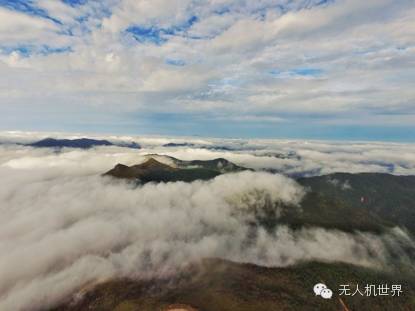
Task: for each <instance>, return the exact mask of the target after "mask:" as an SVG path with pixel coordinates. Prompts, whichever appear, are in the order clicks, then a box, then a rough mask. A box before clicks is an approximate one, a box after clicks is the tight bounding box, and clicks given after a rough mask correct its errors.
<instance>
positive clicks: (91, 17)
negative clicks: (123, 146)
mask: <svg viewBox="0 0 415 311" xmlns="http://www.w3.org/2000/svg"><path fill="white" fill-rule="evenodd" d="M32 6H33V7H34V8H37V9H38V10H42V12H43V15H42V14H35V13H34V12H36V11H29V12H22V11H19V9H18V7H17V6H16V7H13V5H8V6H7V8H0V15H1V20H2V23H0V40H1V41H2V45H1V46H0V70H1V73H2V75H0V85H2V86H3V87H2V88H1V89H2V91H1V92H0V98H1V99H2V100H1V102H2V104H1V106H0V108H1V109H2V110H3V113H2V115H3V116H5V115H8V116H14V118H18V117H20V118H22V113H21V112H22V111H23V110H24V111H30V112H37V115H38V116H39V117H38V118H40V119H41V120H43V121H44V120H45V118H47V119H48V120H49V121H50V120H55V119H56V118H58V119H59V120H57V121H56V122H57V123H56V124H59V125H61V124H62V123H61V121H62V120H63V121H67V122H69V121H68V120H67V119H66V117H65V115H69V113H67V111H68V110H70V111H71V112H72V114H75V115H83V116H84V117H85V113H88V114H89V115H90V116H91V119H92V121H94V122H96V123H98V125H97V127H99V124H101V125H102V123H103V119H102V118H104V117H102V116H101V115H100V114H105V120H107V121H111V124H112V125H114V124H117V125H119V124H120V123H119V122H118V121H119V120H118V118H121V119H123V120H124V121H125V120H128V121H129V120H130V119H129V118H128V116H130V113H131V112H134V113H135V116H137V118H138V119H145V118H146V117H148V115H151V114H154V113H167V114H179V115H181V116H183V117H184V118H185V117H186V116H189V115H190V117H196V116H199V117H200V114H198V109H199V108H203V110H204V111H205V114H204V116H203V117H202V119H203V120H204V121H212V120H217V119H220V120H224V121H225V120H226V121H227V122H230V123H232V124H235V125H237V124H239V123H240V120H244V122H245V123H249V124H250V125H251V126H253V127H258V124H260V125H261V126H262V127H266V129H267V131H274V132H273V134H274V135H275V134H278V131H275V127H273V125H274V124H275V120H279V119H284V120H286V121H288V122H287V123H286V124H279V126H281V128H285V129H287V128H288V129H291V127H290V124H291V126H294V125H296V126H297V127H298V126H300V125H303V124H307V125H309V129H312V128H314V127H316V126H321V127H324V128H327V127H329V128H332V127H333V125H337V126H338V125H343V126H349V127H350V128H351V129H353V126H354V125H360V126H364V127H369V128H372V127H376V126H380V125H381V126H386V127H393V128H395V129H396V128H399V127H401V126H403V125H405V126H412V124H413V123H414V122H413V120H414V111H413V108H414V107H413V102H414V98H415V97H414V92H413V90H412V84H413V83H412V81H413V79H414V74H413V70H412V68H413V63H414V58H413V55H414V53H413V52H414V51H413V46H414V40H413V38H414V37H415V36H414V30H413V29H415V28H414V20H415V18H414V16H415V10H414V9H413V7H412V6H411V1H399V2H397V1H389V0H385V1H383V0H382V1H376V2H373V1H372V2H370V3H366V2H365V3H364V2H362V1H355V0H350V1H340V2H339V1H327V2H325V3H321V1H285V0H272V1H255V4H253V3H249V1H223V2H222V1H205V2H203V3H202V2H198V1H165V0H158V1H130V0H123V1H116V2H114V1H100V2H96V1H88V2H87V3H86V4H84V5H78V6H76V7H72V6H69V5H66V4H63V3H60V2H59V3H57V2H56V1H50V0H42V1H40V0H39V1H33V4H32ZM369 16H370V18H369ZM131 27H132V28H131ZM134 27H136V33H135V34H132V33H131V31H130V32H129V31H127V30H128V29H134ZM2 29H3V30H2ZM134 36H135V37H134ZM137 37H138V39H137ZM140 38H141V39H140ZM45 45H46V46H47V47H48V48H45ZM293 51H295V52H293ZM172 59H173V60H176V62H171V61H170V62H169V61H168V60H172ZM177 64H180V65H179V66H178V65H177ZM235 64H238V65H237V66H235ZM23 68H24V70H22V69H23ZM286 73H290V74H288V75H287V74H286ZM316 73H318V74H316ZM172 77H174V78H172ZM50 85H53V86H54V87H53V88H50ZM103 94H104V95H103ZM57 107H58V108H57ZM97 107H99V108H100V109H99V112H100V113H98V112H97ZM54 109H55V110H54ZM56 109H58V110H59V111H62V112H65V113H64V114H63V113H62V114H59V117H58V116H57V115H56V114H55V113H54V111H56ZM103 111H104V112H103ZM114 111H117V113H116V114H111V112H114ZM374 111H376V113H374ZM247 116H250V118H249V119H247ZM252 116H254V117H252ZM261 116H267V118H262V119H261V120H259V117H261ZM14 118H13V117H12V118H10V117H8V118H5V117H3V119H2V124H5V125H4V127H7V128H13V127H15V126H16V122H15V121H14ZM24 118H25V119H26V120H25V123H27V122H28V121H29V123H36V125H37V126H41V125H42V121H39V119H38V118H32V114H31V113H28V114H27V115H24ZM238 120H239V121H238ZM350 120H352V121H350ZM90 121H91V120H89V119H87V120H84V119H82V120H80V121H79V122H81V123H82V124H80V126H81V125H82V126H83V127H84V128H85V127H86V124H88V126H90V124H91V122H90ZM134 121H136V120H134ZM299 121H300V122H299ZM131 122H133V121H131ZM177 122H179V121H177ZM351 122H352V123H353V124H352V125H351V124H350V123H351ZM106 124H108V123H106ZM21 125H22V126H23V124H21ZM55 126H56V125H55ZM123 126H124V127H125V128H127V125H123ZM262 127H261V128H262ZM273 129H274V130H273ZM187 131H188V129H186V130H181V133H186V132H187Z"/></svg>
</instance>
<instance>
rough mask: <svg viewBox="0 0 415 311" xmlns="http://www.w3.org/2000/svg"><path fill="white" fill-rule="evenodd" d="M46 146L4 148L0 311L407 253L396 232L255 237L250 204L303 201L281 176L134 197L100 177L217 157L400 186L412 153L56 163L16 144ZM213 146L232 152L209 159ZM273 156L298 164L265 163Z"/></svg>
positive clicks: (257, 175) (315, 147) (155, 142)
mask: <svg viewBox="0 0 415 311" xmlns="http://www.w3.org/2000/svg"><path fill="white" fill-rule="evenodd" d="M42 135H45V134H32V133H4V134H3V136H1V137H2V138H1V139H2V142H3V144H1V145H0V176H2V180H3V183H2V187H1V188H0V213H1V217H0V275H1V279H0V310H41V309H44V308H48V307H50V306H53V305H55V304H56V303H58V302H61V301H62V299H67V298H68V297H71V295H72V294H74V293H76V292H77V291H78V290H79V289H80V288H82V287H84V286H85V285H86V284H91V283H95V282H99V281H102V280H107V279H110V278H113V277H135V278H146V277H154V276H165V275H169V274H171V273H174V272H175V271H176V269H180V267H182V266H183V265H186V264H188V263H190V262H194V261H197V260H200V259H203V258H207V257H219V258H224V259H229V260H234V261H238V262H251V263H256V264H260V265H266V266H287V265H291V264H295V263H297V262H300V261H304V260H321V261H340V262H346V263H352V264H357V265H361V266H368V267H377V268H379V267H383V266H385V265H386V264H387V260H388V258H390V257H391V256H392V255H393V254H400V252H403V251H402V250H401V249H400V248H399V245H395V243H394V241H396V240H399V239H400V240H402V239H408V237H407V236H405V234H404V233H403V232H402V231H401V230H399V229H394V230H392V231H390V232H388V233H385V234H383V235H375V234H370V233H359V232H356V233H345V232H340V231H336V230H325V229H322V228H307V229H301V230H296V231H293V230H291V229H289V228H288V227H286V226H283V225H281V226H278V227H277V229H276V230H275V231H274V232H269V231H266V230H264V229H263V228H261V227H256V228H253V227H252V225H251V224H252V220H253V218H254V215H253V213H252V212H251V208H250V207H251V205H252V204H255V205H256V206H258V205H261V201H262V200H263V201H265V200H271V201H272V202H275V203H278V202H281V203H284V204H286V205H290V206H292V208H295V206H297V205H298V204H299V203H300V201H301V199H302V197H303V196H304V193H305V190H304V189H303V188H302V187H301V186H300V185H299V184H297V183H296V182H295V180H294V179H291V178H289V177H287V176H284V175H282V174H271V173H268V172H262V171H257V172H251V171H245V172H240V173H235V174H225V175H221V176H218V177H216V178H215V179H213V180H210V181H195V182H193V183H183V182H176V183H160V184H151V183H150V184H146V185H143V186H139V187H136V186H134V185H132V184H129V183H127V182H125V181H120V180H114V179H112V178H110V177H103V176H101V174H102V173H104V172H106V171H107V170H109V169H111V168H112V167H113V166H114V165H115V164H117V163H124V164H137V163H140V162H142V161H144V160H145V158H146V157H145V154H148V153H158V154H165V155H171V156H174V157H177V158H179V159H185V160H191V159H213V158H217V157H224V158H226V159H228V160H230V161H233V162H235V163H237V164H240V165H244V166H247V167H251V168H255V169H264V168H266V169H277V170H279V171H282V172H284V169H286V170H287V171H286V172H285V173H288V174H290V173H293V172H296V173H300V172H304V173H306V174H308V173H309V172H311V171H312V172H319V173H324V172H334V171H348V172H355V171H380V172H388V171H389V170H390V168H391V167H393V172H394V173H396V174H411V173H412V172H413V171H414V170H415V159H412V158H411V157H409V156H408V154H409V153H410V152H411V151H412V152H413V151H414V146H412V145H401V144H380V143H364V144H363V143H349V144H343V145H339V144H334V143H327V142H311V143H306V142H299V141H237V140H234V141H219V140H208V139H206V140H204V139H193V141H192V143H193V144H199V147H195V146H192V147H173V148H172V147H163V146H162V145H163V144H165V143H168V142H172V141H175V142H180V141H183V140H184V139H178V138H174V139H171V138H170V139H169V138H160V137H159V138H154V137H150V138H139V137H133V138H130V137H106V138H107V139H110V140H124V141H129V140H134V141H137V142H138V143H140V144H141V145H142V147H143V148H142V149H139V150H136V149H128V148H121V147H98V148H92V149H88V150H81V149H70V148H64V149H62V150H61V151H56V150H53V149H49V148H37V149H36V148H32V147H27V146H23V145H18V144H16V143H24V142H32V141H35V140H37V139H39V138H41V137H43V136H42ZM48 135H51V134H48ZM62 136H63V135H60V136H59V137H62ZM185 140H186V142H188V141H189V139H185ZM216 145H218V146H219V145H220V146H222V147H223V146H224V145H226V146H227V147H229V148H233V149H234V150H232V151H229V150H220V149H215V148H213V149H208V148H206V146H209V147H212V146H213V147H214V146H216ZM202 147H203V148H202ZM270 151H275V152H280V153H284V154H288V153H289V152H295V153H296V154H297V155H298V156H299V157H296V158H288V159H280V158H276V157H273V156H266V155H262V154H261V153H265V152H267V153H269V152H270ZM383 151H385V152H383ZM386 151H387V152H386ZM252 230H254V232H252ZM252 236H254V237H255V238H252ZM411 243H412V242H411ZM396 244H397V243H396Z"/></svg>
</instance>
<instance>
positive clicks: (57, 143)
mask: <svg viewBox="0 0 415 311" xmlns="http://www.w3.org/2000/svg"><path fill="white" fill-rule="evenodd" d="M26 146H30V147H36V148H64V147H66V148H81V149H89V148H92V147H96V146H118V147H127V148H134V149H140V148H141V147H140V145H139V144H137V143H135V142H128V143H112V142H110V141H108V140H97V139H90V138H77V139H55V138H45V139H42V140H39V141H37V142H34V143H31V144H26Z"/></svg>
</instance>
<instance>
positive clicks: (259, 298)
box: [50, 259, 415, 311]
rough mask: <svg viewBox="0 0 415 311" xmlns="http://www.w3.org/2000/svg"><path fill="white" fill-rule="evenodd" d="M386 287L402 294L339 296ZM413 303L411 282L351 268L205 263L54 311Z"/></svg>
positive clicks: (270, 310)
mask: <svg viewBox="0 0 415 311" xmlns="http://www.w3.org/2000/svg"><path fill="white" fill-rule="evenodd" d="M321 280H324V282H325V284H326V285H327V286H328V287H329V288H331V289H332V290H333V293H334V297H333V299H329V300H325V299H322V298H320V297H318V296H315V295H314V293H313V291H312V289H313V286H314V284H315V283H316V282H321ZM385 283H386V284H389V286H390V285H391V284H401V285H402V288H403V290H404V292H403V293H402V294H401V295H400V297H391V296H380V297H379V296H377V297H362V296H361V295H357V296H353V297H352V296H346V297H345V296H341V297H339V295H338V294H339V288H340V284H347V285H349V286H350V288H351V289H354V288H355V287H356V284H359V286H360V287H363V290H364V286H365V285H366V284H385ZM167 284H168V285H167ZM413 297H415V282H414V280H413V279H410V278H408V277H405V276H396V275H391V274H385V273H379V272H376V271H373V270H370V269H365V268H360V267H355V266H352V265H347V264H339V263H331V264H329V263H318V262H309V263H304V264H300V265H296V266H292V267H286V268H267V267H260V266H256V265H252V264H241V263H234V262H230V261H225V260H219V259H206V260H203V261H202V262H200V263H195V264H192V265H190V266H188V267H187V268H185V269H183V270H182V271H180V272H179V273H177V275H176V276H175V277H174V278H169V279H167V280H166V279H163V278H161V279H150V280H128V279H118V280H112V281H108V282H105V283H102V284H99V285H97V286H96V287H95V288H94V289H93V290H91V291H89V292H86V293H85V294H84V296H83V299H81V300H79V301H77V302H70V301H68V302H66V303H64V304H62V305H60V306H59V307H57V308H55V309H53V310H50V311H83V310H91V311H110V310H111V311H113V310H116V311H155V310H157V311H172V310H175V311H177V310H180V311H194V310H197V311H236V310H237V311H274V310H310V311H315V310H327V311H328V310H333V311H334V310H413V308H414V306H415V301H414V299H413ZM339 298H340V299H339ZM172 306H177V307H176V309H174V307H172ZM179 306H180V308H179ZM345 306H346V307H347V308H348V309H346V308H345Z"/></svg>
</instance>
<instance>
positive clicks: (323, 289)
mask: <svg viewBox="0 0 415 311" xmlns="http://www.w3.org/2000/svg"><path fill="white" fill-rule="evenodd" d="M313 290H314V294H315V295H316V296H320V297H321V298H323V299H331V297H332V296H333V292H332V291H331V289H330V288H327V286H326V284H323V283H317V284H316V285H314V287H313Z"/></svg>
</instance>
